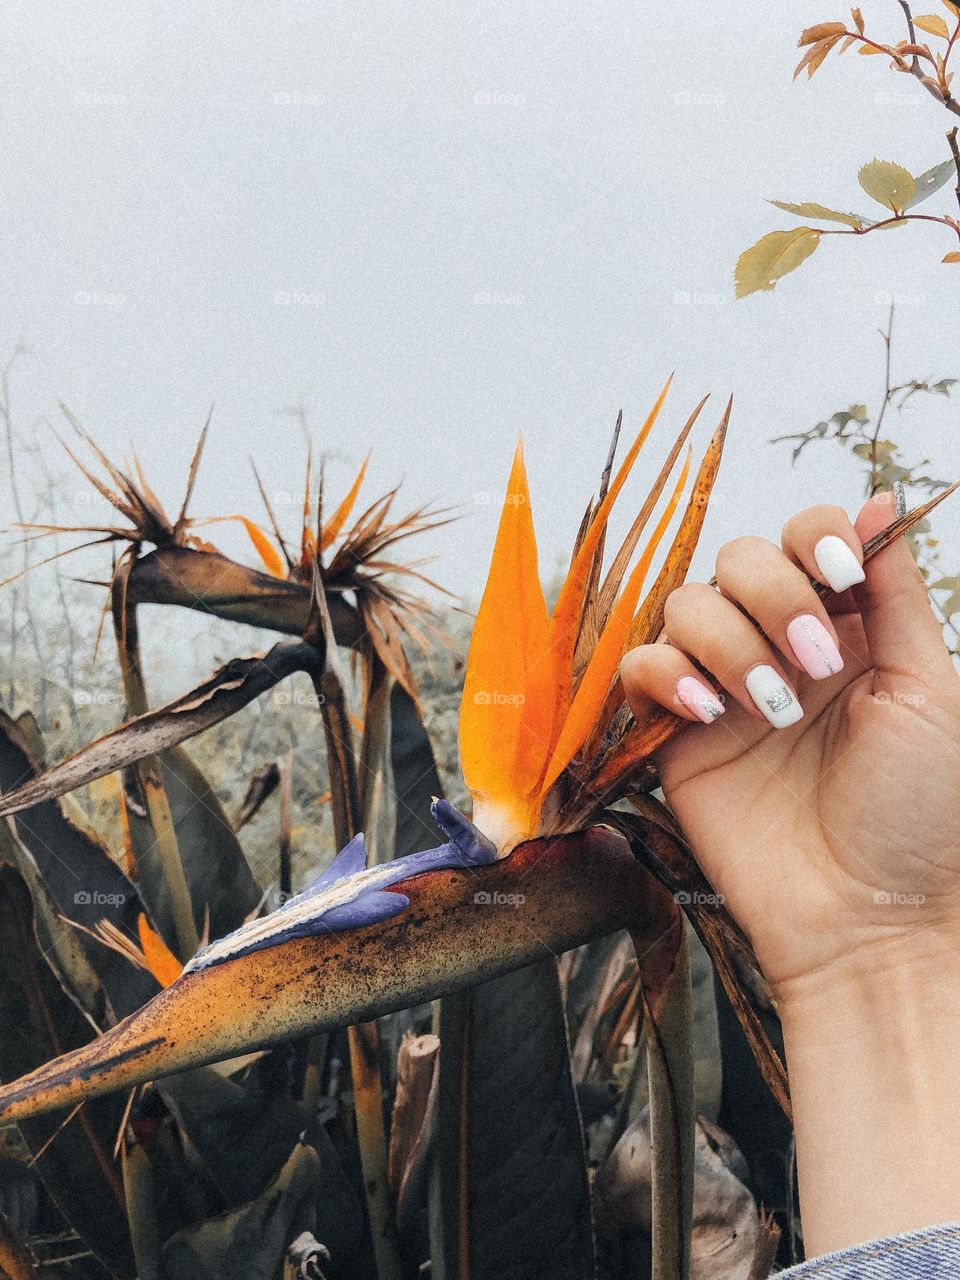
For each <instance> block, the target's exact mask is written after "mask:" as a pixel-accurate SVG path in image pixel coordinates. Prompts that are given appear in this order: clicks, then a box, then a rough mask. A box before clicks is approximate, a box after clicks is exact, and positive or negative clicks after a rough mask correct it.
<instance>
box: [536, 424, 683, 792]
mask: <svg viewBox="0 0 960 1280" xmlns="http://www.w3.org/2000/svg"><path fill="white" fill-rule="evenodd" d="M690 459H691V451H690V449H689V448H688V449H687V456H686V458H685V459H684V463H683V468H682V469H681V472H680V477H679V479H678V480H677V483H676V484H675V485H674V488H673V493H672V494H671V495H670V500H669V502H668V503H667V505H666V507H665V508H664V511H663V514H662V515H661V517H660V519H659V520H658V521H657V527H656V528H655V529H654V531H653V534H652V535H651V537H650V541H649V542H648V543H647V545H646V547H645V548H644V550H643V554H642V555H641V557H640V559H639V560H638V561H637V563H636V565H635V566H634V568H633V571H632V572H631V574H630V577H629V578H628V579H627V582H626V585H625V586H624V588H623V591H622V592H621V594H620V597H619V599H618V600H617V602H616V604H615V605H614V606H613V609H612V610H611V611H610V617H609V618H608V619H607V625H606V626H605V627H604V629H603V632H602V633H601V636H600V639H599V640H598V641H597V647H596V648H595V649H594V651H593V654H592V655H591V657H590V661H589V663H588V664H587V669H586V670H585V671H584V673H583V676H582V678H581V680H580V684H579V687H578V688H577V692H576V695H575V696H574V699H573V703H572V705H571V707H570V710H569V712H568V713H567V716H566V718H565V719H564V722H563V727H562V728H561V730H560V735H559V737H558V738H557V745H556V747H555V748H554V751H553V755H552V757H551V759H550V763H549V764H548V765H547V771H546V774H545V775H544V779H543V784H542V789H543V792H544V793H546V791H547V790H548V789H549V788H550V787H551V786H552V785H553V783H554V782H556V780H557V778H559V776H560V774H561V773H562V772H563V770H564V769H565V768H566V767H567V765H568V764H569V763H570V761H571V760H572V759H573V756H574V753H575V752H576V751H577V750H578V749H579V748H580V747H581V746H582V745H583V743H584V740H585V739H586V737H587V734H588V733H589V732H590V730H591V728H592V727H593V725H594V723H595V721H596V718H597V716H598V715H599V714H600V708H601V707H602V706H603V701H604V699H605V697H606V695H607V690H608V689H609V688H610V682H611V681H612V680H613V678H614V676H615V674H616V671H617V667H618V666H619V664H620V659H621V657H622V656H623V646H624V642H625V641H626V639H627V636H628V635H629V634H630V625H631V623H632V622H633V616H634V614H635V612H636V609H637V603H638V601H639V599H640V592H641V590H642V589H643V583H644V580H645V578H646V576H647V573H648V571H649V569H650V564H651V561H652V560H653V557H654V556H655V555H656V553H657V548H658V547H659V545H660V541H661V539H662V538H663V535H664V533H666V530H667V526H668V525H669V523H670V521H671V520H672V518H673V513H674V512H675V511H676V509H677V504H678V503H679V501H680V494H681V493H682V492H683V486H684V485H685V484H686V482H687V476H688V475H689V474H690Z"/></svg>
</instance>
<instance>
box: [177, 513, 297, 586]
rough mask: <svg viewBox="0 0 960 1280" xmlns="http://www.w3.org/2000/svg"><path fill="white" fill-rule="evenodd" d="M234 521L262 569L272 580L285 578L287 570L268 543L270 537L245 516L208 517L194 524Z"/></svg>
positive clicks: (274, 549)
mask: <svg viewBox="0 0 960 1280" xmlns="http://www.w3.org/2000/svg"><path fill="white" fill-rule="evenodd" d="M230 520H236V521H239V523H240V524H242V525H243V527H244V529H246V531H247V537H248V538H249V539H250V541H251V542H252V543H253V547H254V550H255V551H256V553H257V555H258V556H259V557H260V559H261V561H262V562H263V567H264V568H265V569H266V571H267V573H269V574H270V575H271V576H272V577H274V578H285V577H286V576H287V568H286V565H285V564H284V563H283V560H282V559H281V558H280V553H279V552H278V551H277V549H276V547H274V545H273V543H272V542H271V541H270V535H269V534H268V533H267V531H266V530H265V529H261V528H260V526H259V525H258V524H254V522H253V521H252V520H248V519H247V517H246V516H210V517H208V518H205V519H203V520H198V521H196V522H195V523H196V524H223V523H225V522H226V521H230Z"/></svg>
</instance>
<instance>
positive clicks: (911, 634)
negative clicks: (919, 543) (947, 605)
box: [621, 493, 952, 728]
mask: <svg viewBox="0 0 960 1280" xmlns="http://www.w3.org/2000/svg"><path fill="white" fill-rule="evenodd" d="M896 514H897V510H896V499H895V497H894V495H893V494H890V493H888V494H883V495H879V496H878V497H876V498H874V499H873V500H871V501H870V502H868V503H867V504H866V506H865V507H864V508H863V510H862V511H861V512H860V515H859V516H858V517H857V521H856V526H854V525H853V524H851V522H850V520H849V519H848V518H847V516H846V514H845V513H844V512H843V511H842V510H841V509H840V508H839V507H830V506H819V507H811V508H810V509H809V510H807V511H803V512H801V513H800V514H799V515H796V516H794V517H793V518H792V519H791V520H789V521H788V522H787V524H786V525H785V526H784V530H783V535H782V549H781V548H778V547H776V546H774V545H773V544H772V543H770V542H767V541H765V540H764V539H762V538H738V539H735V540H734V541H733V542H729V543H727V544H726V545H725V546H724V547H722V548H721V550H720V553H719V555H718V557H717V575H716V576H717V586H718V588H719V590H714V589H713V588H712V587H709V586H707V585H706V584H704V583H686V584H684V585H683V586H682V587H680V588H678V590H676V591H674V592H673V593H672V594H671V595H670V596H669V597H668V599H667V602H666V608H665V611H664V630H665V633H666V638H667V639H668V640H669V642H670V644H669V645H663V644H656V645H644V646H641V647H640V648H637V649H633V650H631V652H630V653H628V654H626V655H625V656H624V659H623V663H622V664H621V677H622V680H623V684H624V690H625V692H626V694H627V698H628V700H629V701H630V704H631V706H633V707H634V708H635V709H636V707H637V706H638V705H639V704H640V703H641V702H642V700H643V699H652V700H653V701H655V702H657V703H659V704H660V705H661V706H664V707H667V708H669V709H670V710H672V711H674V712H675V713H676V714H677V715H680V716H682V717H684V718H685V719H687V720H690V721H697V720H698V721H702V722H704V723H708V724H709V723H713V722H714V721H716V720H717V719H719V717H720V716H721V715H722V714H723V709H724V708H723V703H722V700H721V698H720V696H719V695H718V693H717V686H719V687H720V688H722V689H724V690H726V691H727V692H728V693H729V694H730V695H731V697H733V698H734V699H736V701H737V702H738V703H739V704H740V705H741V706H742V707H743V708H744V709H745V710H746V711H747V712H748V713H749V714H750V715H753V716H758V715H761V716H763V717H765V718H766V719H767V721H768V722H769V723H770V724H771V725H773V726H774V727H775V728H786V727H788V726H789V725H792V724H795V723H796V722H797V721H798V720H800V719H801V717H802V716H803V709H802V707H801V705H800V701H799V699H798V697H797V694H796V692H795V691H794V689H793V687H792V682H791V680H790V679H789V678H788V676H787V675H786V674H785V672H784V668H783V666H782V665H781V660H780V656H779V655H783V658H784V659H785V660H786V662H787V663H790V664H792V665H793V666H795V667H796V668H797V669H798V670H802V671H804V672H805V673H806V674H807V675H808V676H810V677H811V678H812V679H814V680H827V679H829V678H830V677H831V676H834V675H836V674H837V673H838V672H840V671H841V670H842V669H843V665H844V661H843V655H842V653H841V650H840V645H839V643H838V638H837V633H836V631H835V629H834V626H833V623H832V621H831V619H830V616H829V614H828V613H827V610H826V608H825V607H824V603H823V601H822V600H821V599H820V596H819V595H818V594H817V592H816V591H814V589H813V587H812V585H811V583H810V581H809V578H813V579H815V580H816V581H819V582H821V583H824V584H826V585H828V586H830V587H831V588H832V589H833V591H834V592H837V593H843V596H842V598H843V600H844V601H845V602H846V603H847V604H849V606H850V607H852V608H856V609H858V610H859V612H860V613H861V616H862V621H863V629H864V633H865V635H866V640H867V644H868V647H869V655H870V662H871V663H872V665H873V666H874V667H876V668H878V670H879V671H880V672H881V673H882V672H884V671H886V672H888V673H891V674H894V675H904V674H907V675H909V674H912V675H915V676H922V675H923V674H925V673H926V672H927V671H930V672H933V671H938V672H942V671H944V670H947V669H949V670H951V671H952V664H951V663H950V660H949V658H948V656H947V652H946V648H945V646H944V644H943V638H942V634H941V630H940V626H939V623H938V622H937V620H936V617H935V616H934V613H933V610H932V608H931V606H930V602H929V598H928V596H927V591H926V588H925V585H924V583H923V579H922V577H921V575H920V573H919V570H918V569H917V567H916V565H915V563H914V560H913V556H912V555H911V554H910V549H909V547H908V546H907V545H906V542H905V540H904V539H902V538H901V539H898V541H897V542H896V543H893V544H892V545H891V546H890V547H888V548H886V549H885V550H884V551H883V552H881V553H880V555H878V556H876V557H874V558H873V559H872V560H871V561H870V562H869V564H867V565H866V567H864V564H863V543H864V541H866V540H867V539H868V538H870V537H872V536H873V535H874V534H875V533H877V532H879V531H880V530H881V529H883V528H884V527H885V526H886V525H887V524H888V523H889V522H890V521H891V520H893V519H894V518H895V516H896ZM808 575H809V577H808ZM777 651H779V654H778V652H777ZM855 657H856V662H857V664H858V665H860V664H862V661H863V656H862V653H860V654H857V655H855ZM704 672H706V673H707V674H706V675H704Z"/></svg>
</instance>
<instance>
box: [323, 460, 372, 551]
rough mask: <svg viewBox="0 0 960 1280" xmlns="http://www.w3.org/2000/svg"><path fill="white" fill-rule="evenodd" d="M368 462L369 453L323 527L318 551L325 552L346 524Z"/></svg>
mask: <svg viewBox="0 0 960 1280" xmlns="http://www.w3.org/2000/svg"><path fill="white" fill-rule="evenodd" d="M369 461H370V455H369V453H368V454H367V456H366V457H365V458H364V460H363V463H362V465H361V467H360V470H359V471H358V472H357V478H356V479H355V480H354V482H353V484H352V485H351V486H350V488H349V490H348V492H347V495H346V497H345V498H344V499H343V501H342V502H341V503H340V505H339V507H337V509H336V511H335V512H334V513H333V515H332V516H331V517H330V519H329V520H328V521H327V522H326V524H325V525H324V526H323V534H322V536H321V538H320V550H321V551H326V549H327V547H329V546H330V544H331V542H333V540H334V539H335V538H336V536H337V534H338V533H339V532H340V530H341V529H342V528H343V526H344V525H345V524H346V522H347V517H348V516H349V515H350V512H351V511H352V510H353V504H354V503H355V502H356V500H357V494H358V493H359V492H360V486H361V485H362V484H363V477H364V474H365V473H366V470H367V463H368V462H369Z"/></svg>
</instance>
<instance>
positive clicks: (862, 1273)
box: [776, 1223, 960, 1280]
mask: <svg viewBox="0 0 960 1280" xmlns="http://www.w3.org/2000/svg"><path fill="white" fill-rule="evenodd" d="M776 1280H960V1223H947V1224H945V1225H944V1226H941V1227H926V1228H925V1229H924V1230H923V1231H911V1232H909V1233H908V1234H907V1235H902V1236H888V1237H887V1238H886V1239H885V1240H870V1241H869V1242H868V1243H867V1244H858V1245H854V1247H853V1248H852V1249H841V1250H840V1252H839V1253H828V1254H825V1255H824V1256H823V1257H822V1258H813V1259H812V1260H811V1261H810V1262H801V1263H800V1265H799V1266H798V1267H790V1268H789V1270H787V1271H780V1272H778V1274H777V1276H776Z"/></svg>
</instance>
